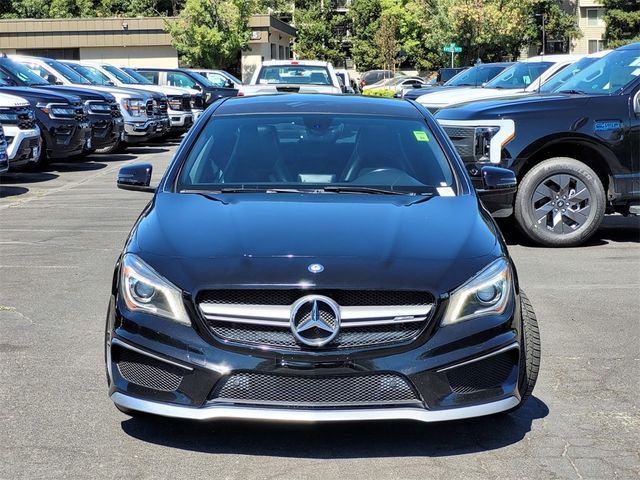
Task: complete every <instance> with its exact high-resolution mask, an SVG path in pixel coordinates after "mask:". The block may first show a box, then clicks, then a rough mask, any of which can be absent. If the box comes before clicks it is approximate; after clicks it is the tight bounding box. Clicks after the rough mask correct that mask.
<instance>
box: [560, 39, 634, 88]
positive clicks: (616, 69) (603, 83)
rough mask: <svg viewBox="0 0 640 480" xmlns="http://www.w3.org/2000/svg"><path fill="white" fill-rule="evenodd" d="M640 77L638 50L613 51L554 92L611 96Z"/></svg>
mask: <svg viewBox="0 0 640 480" xmlns="http://www.w3.org/2000/svg"><path fill="white" fill-rule="evenodd" d="M638 77H640V48H627V49H624V50H615V51H613V52H611V53H610V54H608V55H606V56H604V57H602V58H601V59H599V60H598V61H597V62H593V63H592V64H591V65H589V66H587V67H586V68H585V69H584V70H582V71H580V72H578V73H577V74H576V75H575V76H574V77H572V78H570V79H569V80H567V81H566V82H565V83H563V84H562V85H560V86H559V87H558V89H557V90H555V91H556V92H564V91H567V92H573V93H586V94H589V95H611V94H615V93H619V92H620V91H621V90H622V89H623V88H624V87H626V86H627V85H629V84H630V83H631V82H633V81H634V80H635V79H636V78H638Z"/></svg>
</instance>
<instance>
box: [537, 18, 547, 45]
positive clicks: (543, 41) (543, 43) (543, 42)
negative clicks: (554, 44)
mask: <svg viewBox="0 0 640 480" xmlns="http://www.w3.org/2000/svg"><path fill="white" fill-rule="evenodd" d="M535 15H536V17H542V55H544V54H545V53H547V45H546V37H547V35H546V32H545V23H544V12H542V13H536V14H535Z"/></svg>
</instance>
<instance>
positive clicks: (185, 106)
mask: <svg viewBox="0 0 640 480" xmlns="http://www.w3.org/2000/svg"><path fill="white" fill-rule="evenodd" d="M182 110H184V111H185V112H190V111H191V96H190V95H185V96H183V97H182Z"/></svg>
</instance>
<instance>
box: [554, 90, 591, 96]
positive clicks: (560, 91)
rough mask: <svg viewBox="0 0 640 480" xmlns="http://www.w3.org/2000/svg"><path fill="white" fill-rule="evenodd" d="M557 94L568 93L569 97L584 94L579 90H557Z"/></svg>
mask: <svg viewBox="0 0 640 480" xmlns="http://www.w3.org/2000/svg"><path fill="white" fill-rule="evenodd" d="M558 93H568V94H571V95H584V94H585V93H584V92H581V91H580V90H558Z"/></svg>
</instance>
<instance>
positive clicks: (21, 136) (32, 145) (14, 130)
mask: <svg viewBox="0 0 640 480" xmlns="http://www.w3.org/2000/svg"><path fill="white" fill-rule="evenodd" d="M4 131H5V136H6V137H7V138H11V143H10V144H8V145H7V156H8V159H9V168H17V167H22V166H24V165H27V164H28V163H30V162H35V161H36V160H37V159H38V157H39V155H40V149H41V148H42V141H41V139H40V128H38V127H37V126H36V127H35V128H31V129H28V130H21V129H19V128H18V127H16V126H13V125H5V126H4Z"/></svg>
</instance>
